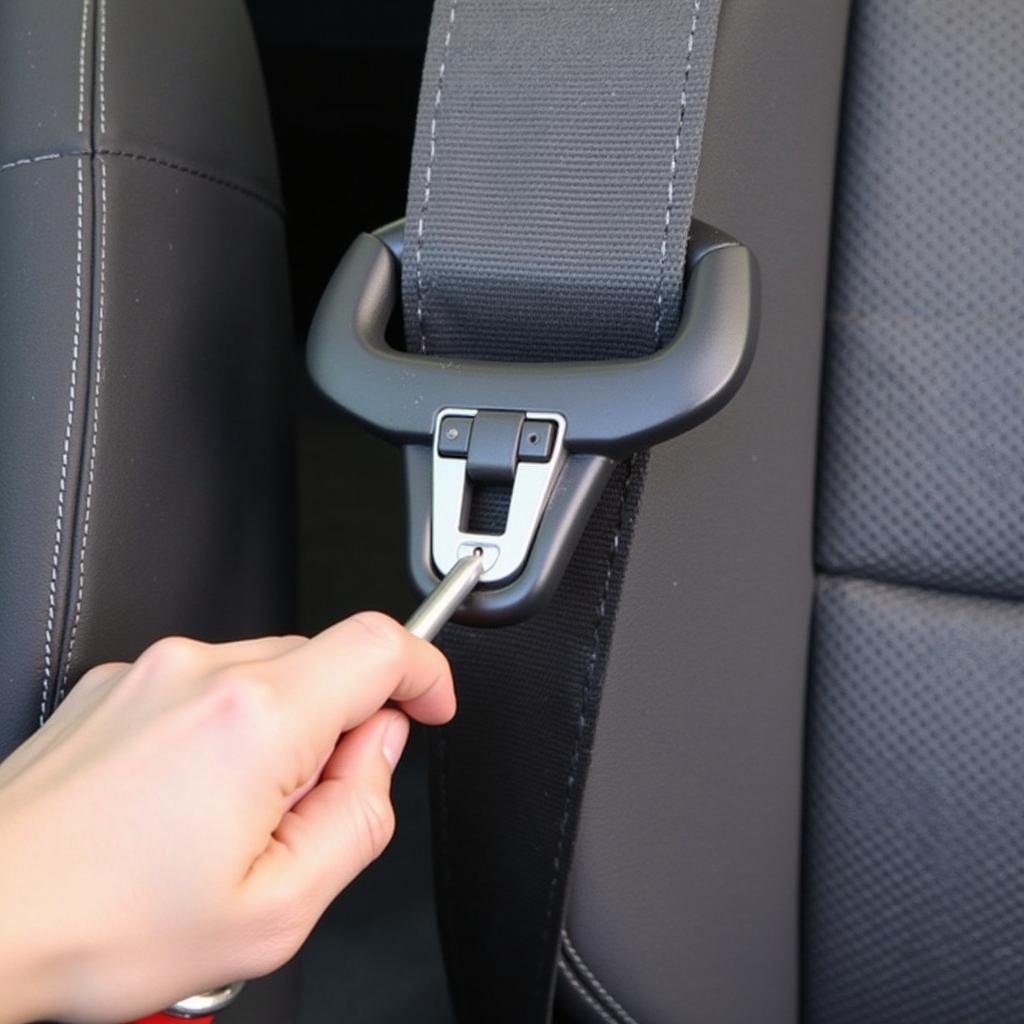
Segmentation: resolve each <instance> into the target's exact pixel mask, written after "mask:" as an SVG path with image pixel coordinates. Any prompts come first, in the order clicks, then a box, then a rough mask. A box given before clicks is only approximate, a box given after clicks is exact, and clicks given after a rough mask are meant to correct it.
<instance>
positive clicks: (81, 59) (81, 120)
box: [78, 0, 89, 135]
mask: <svg viewBox="0 0 1024 1024" xmlns="http://www.w3.org/2000/svg"><path fill="white" fill-rule="evenodd" d="M88 36H89V0H83V3H82V32H81V36H80V37H79V40H78V134H79V135H81V134H82V132H83V131H84V130H85V43H86V39H87V38H88Z"/></svg>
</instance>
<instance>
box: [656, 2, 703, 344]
mask: <svg viewBox="0 0 1024 1024" xmlns="http://www.w3.org/2000/svg"><path fill="white" fill-rule="evenodd" d="M700 4H701V0H693V15H692V16H691V18H690V34H689V36H688V37H687V39H686V65H685V66H684V68H683V89H682V94H681V95H680V97H679V118H678V120H677V121H676V136H675V140H674V141H673V143H672V159H671V161H670V162H669V169H668V201H667V202H666V204H665V230H664V233H663V234H662V238H661V259H660V260H659V263H658V295H657V307H658V309H657V313H656V315H655V318H654V341H655V344H658V343H660V341H661V321H662V317H663V315H664V311H665V310H664V306H665V270H666V265H667V262H668V233H669V228H670V227H671V225H672V206H673V204H674V203H675V189H676V170H677V169H678V167H679V147H680V146H681V145H682V140H683V123H684V122H685V121H686V90H687V88H688V87H689V85H690V70H691V68H692V67H693V39H694V36H696V34H697V19H698V18H699V17H700Z"/></svg>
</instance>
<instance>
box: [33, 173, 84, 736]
mask: <svg viewBox="0 0 1024 1024" xmlns="http://www.w3.org/2000/svg"><path fill="white" fill-rule="evenodd" d="M83 162H84V158H83V157H79V158H78V160H77V169H76V174H75V177H76V180H77V187H78V209H77V213H76V233H75V238H76V240H75V327H74V337H73V341H72V343H71V383H70V384H69V385H68V416H67V423H66V425H65V427H64V448H63V450H62V452H61V457H60V486H59V487H58V489H57V522H56V526H55V527H54V537H53V560H52V565H51V567H50V595H49V603H48V606H47V610H46V633H45V636H44V642H43V693H42V698H41V700H40V704H39V724H40V725H42V724H43V723H44V722H45V721H46V711H47V705H48V704H49V696H50V673H51V672H52V671H53V624H54V620H55V618H56V614H57V576H58V573H59V570H60V553H61V547H62V545H63V540H64V496H65V494H66V493H67V486H68V455H69V452H70V450H71V428H72V424H73V423H74V419H75V392H76V391H77V389H78V348H79V343H80V341H81V337H82V250H83V242H82V238H83V234H84V224H83V221H84V217H85V213H84V205H85V200H84V191H85V180H84V173H83V167H82V165H83Z"/></svg>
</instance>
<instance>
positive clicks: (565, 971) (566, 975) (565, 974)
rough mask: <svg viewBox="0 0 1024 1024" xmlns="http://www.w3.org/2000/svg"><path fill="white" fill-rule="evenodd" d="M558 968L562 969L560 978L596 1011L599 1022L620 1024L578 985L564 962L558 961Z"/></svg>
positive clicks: (620, 1023) (576, 979) (578, 982)
mask: <svg viewBox="0 0 1024 1024" xmlns="http://www.w3.org/2000/svg"><path fill="white" fill-rule="evenodd" d="M558 966H559V967H561V968H562V977H563V978H565V980H566V981H567V982H569V984H570V985H572V987H573V988H574V989H576V991H577V992H579V994H580V995H581V996H582V997H583V998H584V999H585V1000H586V1001H587V1003H588V1004H589V1005H590V1006H591V1007H592V1008H593V1009H594V1010H596V1011H597V1014H598V1016H599V1017H600V1018H601V1020H606V1021H608V1024H622V1022H621V1021H617V1020H616V1019H615V1018H614V1017H613V1016H612V1015H611V1014H610V1013H609V1012H608V1011H607V1010H606V1009H605V1008H604V1007H603V1006H602V1005H601V1004H600V1003H599V1002H598V1001H597V1000H596V999H595V998H594V997H593V996H592V995H591V994H590V993H589V992H588V991H587V990H586V989H585V988H584V987H583V985H582V984H580V981H579V979H578V978H576V977H574V976H573V973H572V969H571V968H570V967H569V966H568V965H567V964H566V962H565V961H564V960H559V962H558Z"/></svg>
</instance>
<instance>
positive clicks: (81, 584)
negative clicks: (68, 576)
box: [57, 160, 107, 703]
mask: <svg viewBox="0 0 1024 1024" xmlns="http://www.w3.org/2000/svg"><path fill="white" fill-rule="evenodd" d="M99 165H100V282H99V285H100V288H99V290H100V294H99V302H98V305H97V310H96V373H95V376H94V380H93V391H92V426H91V428H90V436H89V475H88V478H87V481H86V485H85V515H84V517H83V521H82V546H81V548H80V550H79V552H78V582H77V585H76V588H75V616H74V620H73V621H72V623H71V636H70V638H69V640H68V654H67V657H66V658H65V659H64V674H63V676H62V678H61V683H60V689H59V690H58V691H57V703H60V701H61V700H63V699H64V695H65V693H67V688H68V673H69V672H70V671H71V656H72V655H73V654H74V652H75V638H76V637H77V636H78V624H79V621H80V620H81V617H82V593H83V591H84V590H85V549H86V547H87V546H88V543H89V515H90V513H91V512H92V490H93V482H94V480H95V479H96V444H97V441H96V439H97V436H98V433H99V422H100V381H101V380H102V378H103V324H104V315H105V313H106V284H107V168H106V165H105V164H104V162H103V161H102V160H100V161H99Z"/></svg>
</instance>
